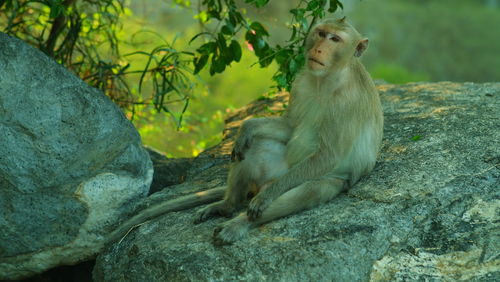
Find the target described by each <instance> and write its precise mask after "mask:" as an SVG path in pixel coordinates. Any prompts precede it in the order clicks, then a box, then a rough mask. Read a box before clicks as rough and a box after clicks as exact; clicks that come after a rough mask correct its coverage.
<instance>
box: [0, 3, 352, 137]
mask: <svg viewBox="0 0 500 282" xmlns="http://www.w3.org/2000/svg"><path fill="white" fill-rule="evenodd" d="M245 2H246V3H249V4H252V5H254V6H255V7H258V8H261V7H264V6H265V5H266V4H267V3H268V2H269V0H245ZM175 3H176V4H177V5H180V6H183V7H190V5H191V4H190V2H189V1H182V0H176V1H175ZM124 4H125V0H103V1H93V0H0V7H1V8H3V10H4V11H5V13H3V14H2V15H0V26H2V27H3V31H4V32H6V33H8V34H11V35H14V36H16V37H19V38H21V39H23V40H25V41H27V42H28V43H30V44H32V45H35V46H37V47H38V48H40V49H41V50H42V51H44V52H45V53H46V54H48V55H49V56H52V57H54V58H55V59H56V60H57V61H58V62H60V63H62V64H64V65H65V66H66V67H67V68H69V69H70V70H73V71H74V72H75V73H76V74H77V75H79V76H80V77H81V78H82V79H84V80H85V81H86V82H88V83H89V84H90V85H92V86H94V87H97V88H99V89H101V90H102V91H104V92H105V93H106V94H107V95H108V96H109V97H110V98H111V99H112V100H113V101H115V102H116V103H117V104H118V105H120V106H121V107H122V108H124V109H126V110H127V111H128V112H130V113H131V115H130V116H131V118H133V117H134V116H135V113H136V110H137V109H139V108H137V107H138V106H141V108H143V107H142V106H144V105H150V106H152V107H153V108H154V109H155V110H156V111H158V112H165V113H169V114H172V105H173V104H179V103H180V104H182V112H181V115H180V116H179V117H177V118H175V121H176V124H177V127H180V126H181V123H182V113H184V112H185V111H186V109H187V106H188V104H189V101H190V99H191V93H192V90H193V87H194V81H195V78H194V77H193V75H197V74H199V73H200V71H202V70H203V69H204V68H205V67H208V69H209V73H210V75H215V74H218V73H222V72H224V71H225V70H226V69H227V67H228V66H230V65H231V64H232V63H233V62H239V61H240V60H241V57H242V54H243V52H242V47H241V43H240V41H239V36H238V34H239V33H240V31H242V30H243V31H244V32H245V35H244V38H245V40H246V44H247V45H248V46H249V47H250V48H251V49H252V50H253V51H254V54H255V55H256V56H257V58H258V63H259V65H260V66H261V67H268V66H269V65H270V64H271V63H272V62H273V61H276V62H277V63H278V65H279V69H278V71H277V72H276V73H275V74H274V76H273V79H274V81H275V82H276V84H277V87H278V88H280V89H281V88H285V89H289V88H290V85H291V83H292V81H293V80H294V77H295V75H296V73H297V72H298V70H299V69H300V67H301V66H302V65H303V64H304V55H303V51H304V38H305V37H306V35H307V33H308V31H309V29H310V27H311V25H312V24H313V23H314V22H315V21H316V20H317V19H318V18H322V17H323V16H324V15H325V11H328V12H330V13H332V12H334V11H335V10H337V8H338V7H342V4H341V3H340V2H339V1H338V0H330V1H327V0H301V1H299V4H298V5H297V7H296V8H294V9H292V10H291V11H290V13H291V14H292V21H291V23H290V29H291V31H292V35H291V37H290V39H289V40H288V42H287V43H286V45H285V46H283V47H282V46H280V45H276V46H271V45H270V44H269V43H268V42H267V37H268V36H269V33H268V31H267V29H266V28H265V27H264V26H263V25H262V24H261V23H259V22H258V21H252V20H250V19H246V18H245V17H244V14H243V12H244V9H242V8H240V7H238V6H237V5H236V3H235V1H234V0H203V1H201V4H200V6H199V12H198V15H197V16H196V18H197V19H198V21H199V22H200V24H201V25H202V26H204V29H206V31H203V32H201V33H199V34H197V35H195V36H194V37H193V38H192V39H191V41H190V43H193V42H199V41H200V39H204V41H203V42H201V43H199V44H200V45H199V47H198V48H196V51H195V52H189V51H185V50H183V49H181V50H177V49H175V48H174V46H173V45H174V44H173V43H174V42H172V43H168V42H164V44H162V45H160V46H157V47H155V48H153V49H152V50H151V51H150V52H146V51H142V50H141V51H135V52H132V53H130V54H126V55H122V54H121V53H120V50H119V47H120V46H121V44H122V43H123V42H122V40H121V38H120V34H121V29H120V27H121V26H120V21H119V19H120V18H123V16H124V15H125V14H127V13H130V11H129V10H128V9H126V8H125V7H124ZM327 7H328V9H326V8H327ZM309 20H310V21H309ZM212 23H216V28H215V29H214V30H213V31H210V30H209V28H208V25H210V24H212ZM103 51H106V52H108V53H110V55H109V56H107V59H102V54H103V53H102V52H103ZM134 55H135V56H138V55H141V56H145V57H146V58H147V63H146V65H145V67H144V68H142V69H140V70H137V69H132V67H131V65H130V63H128V62H127V57H128V56H134ZM137 73H140V77H139V81H138V82H137V84H138V86H139V87H138V88H137V91H135V89H134V88H133V87H131V85H129V84H130V79H129V76H130V75H134V74H137ZM145 83H147V84H150V85H151V87H149V88H148V89H151V90H152V91H151V92H150V93H145V92H144V91H143V89H144V87H143V86H144V84H145ZM173 116H175V115H173Z"/></svg>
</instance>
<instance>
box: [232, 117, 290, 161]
mask: <svg viewBox="0 0 500 282" xmlns="http://www.w3.org/2000/svg"><path fill="white" fill-rule="evenodd" d="M291 134H292V128H291V126H290V125H289V124H288V122H287V119H286V118H285V117H268V118H253V119H249V120H247V121H245V122H244V123H243V125H242V126H241V128H240V130H239V132H238V136H237V137H236V141H235V142H234V147H233V151H232V153H231V159H232V160H233V161H235V160H236V161H242V160H243V159H244V158H245V156H244V153H245V151H246V150H247V149H248V148H250V146H251V145H252V142H253V140H254V139H255V138H263V139H273V140H276V141H278V142H282V143H286V142H288V140H289V139H290V136H291Z"/></svg>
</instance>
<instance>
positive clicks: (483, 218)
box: [93, 82, 500, 281]
mask: <svg viewBox="0 0 500 282" xmlns="http://www.w3.org/2000/svg"><path fill="white" fill-rule="evenodd" d="M379 91H380V95H381V98H382V101H383V105H384V112H385V137H384V145H383V148H382V153H381V156H380V158H379V162H378V164H377V166H376V168H375V169H374V171H373V172H372V173H371V174H370V175H369V176H367V177H365V178H364V179H362V180H361V181H360V182H359V183H358V184H357V185H355V186H354V187H353V188H352V189H351V190H349V191H348V192H346V193H343V194H341V195H340V196H338V197H337V198H336V199H334V200H333V201H331V202H330V203H328V204H325V205H323V206H321V207H317V208H314V209H311V210H308V211H305V212H302V213H299V214H296V215H292V216H288V217H286V218H282V219H279V220H276V221H273V222H271V223H268V224H265V225H263V226H262V227H260V228H256V229H253V230H252V231H251V232H250V233H249V235H248V236H247V237H246V238H245V239H243V240H241V241H239V242H236V243H235V244H233V245H230V246H224V247H216V246H214V245H213V244H212V242H211V235H212V231H213V229H214V227H215V226H216V225H217V224H218V223H221V222H223V221H224V220H225V219H223V218H217V219H213V220H209V221H207V222H204V223H202V224H199V225H193V223H192V221H193V216H194V212H195V210H194V209H193V210H187V211H181V212H173V213H169V214H166V215H163V216H160V217H158V218H155V219H152V220H150V221H148V222H146V223H144V224H142V225H140V226H139V227H137V228H136V229H134V230H132V231H131V232H130V233H129V234H127V235H126V236H125V237H124V238H123V239H122V241H121V242H119V243H115V244H114V245H112V246H109V247H108V248H106V249H105V250H104V251H103V252H102V253H101V254H100V255H99V256H98V258H97V261H96V266H95V268H94V273H93V277H94V280H95V281H206V280H210V281H261V280H268V281H500V239H499V238H500V190H499V188H500V181H499V177H500V141H499V140H500V120H499V118H500V83H486V84H473V83H464V84H461V83H450V82H442V83H412V84H407V85H379ZM285 100H286V96H284V95H278V96H277V97H276V98H274V99H272V100H261V101H258V102H256V103H254V104H252V105H250V106H248V107H246V108H245V109H243V110H241V111H239V112H238V113H236V114H235V115H234V116H232V117H230V118H229V119H228V124H227V127H226V137H227V138H226V139H225V140H224V141H223V142H222V143H221V144H220V145H218V146H217V147H215V148H212V149H210V150H208V151H207V152H205V153H203V154H202V155H200V156H199V157H198V158H197V159H195V160H194V161H193V163H192V164H191V167H190V168H189V170H188V172H187V174H186V182H184V183H182V184H180V185H176V186H172V187H171V188H169V189H165V190H163V191H161V192H158V193H155V194H153V195H152V196H150V197H148V198H147V199H145V200H144V201H143V202H142V203H141V204H140V205H139V207H146V206H150V205H152V204H154V203H157V202H160V201H164V200H167V199H172V198H174V197H178V196H180V195H185V194H189V193H193V192H196V191H201V190H204V189H207V188H210V187H215V186H217V185H220V184H224V182H225V177H226V174H227V168H228V167H227V166H228V163H229V153H230V149H231V143H232V140H233V138H232V136H234V132H235V128H236V127H237V126H238V125H239V123H241V120H242V119H243V118H247V117H249V116H251V115H263V114H264V113H266V112H268V111H269V109H271V110H274V111H276V112H279V111H280V110H282V103H283V102H285Z"/></svg>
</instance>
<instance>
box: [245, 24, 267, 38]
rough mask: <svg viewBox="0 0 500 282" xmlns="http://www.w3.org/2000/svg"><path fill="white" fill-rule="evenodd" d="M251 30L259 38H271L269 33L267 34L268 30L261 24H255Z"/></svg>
mask: <svg viewBox="0 0 500 282" xmlns="http://www.w3.org/2000/svg"><path fill="white" fill-rule="evenodd" d="M250 28H251V29H252V30H254V31H255V35H258V36H269V33H268V32H267V30H266V28H265V27H264V26H262V24H260V23H259V22H253V23H252V24H251V25H250Z"/></svg>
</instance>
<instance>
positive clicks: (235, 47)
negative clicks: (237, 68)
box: [229, 40, 242, 62]
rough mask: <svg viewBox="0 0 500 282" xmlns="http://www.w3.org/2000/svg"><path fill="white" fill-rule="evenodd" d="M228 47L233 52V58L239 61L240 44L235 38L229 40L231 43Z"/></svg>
mask: <svg viewBox="0 0 500 282" xmlns="http://www.w3.org/2000/svg"><path fill="white" fill-rule="evenodd" d="M229 49H230V50H231V51H232V52H233V59H234V60H235V61H236V62H239V61H240V59H241V53H242V52H241V46H240V44H239V43H238V41H236V40H231V45H229Z"/></svg>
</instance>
